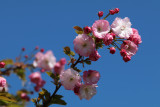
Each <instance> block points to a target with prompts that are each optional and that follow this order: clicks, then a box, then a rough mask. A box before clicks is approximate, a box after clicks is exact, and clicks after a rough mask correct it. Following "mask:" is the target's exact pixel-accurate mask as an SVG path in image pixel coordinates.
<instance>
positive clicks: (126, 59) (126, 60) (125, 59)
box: [123, 55, 131, 62]
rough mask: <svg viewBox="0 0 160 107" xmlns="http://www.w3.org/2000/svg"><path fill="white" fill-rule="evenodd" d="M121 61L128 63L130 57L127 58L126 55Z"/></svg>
mask: <svg viewBox="0 0 160 107" xmlns="http://www.w3.org/2000/svg"><path fill="white" fill-rule="evenodd" d="M123 60H124V61H125V62H128V61H130V60H131V57H130V56H128V55H126V56H124V57H123Z"/></svg>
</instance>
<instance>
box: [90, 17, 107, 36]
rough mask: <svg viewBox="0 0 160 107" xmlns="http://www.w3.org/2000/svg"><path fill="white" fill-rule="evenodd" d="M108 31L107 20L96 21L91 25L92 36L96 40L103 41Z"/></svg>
mask: <svg viewBox="0 0 160 107" xmlns="http://www.w3.org/2000/svg"><path fill="white" fill-rule="evenodd" d="M109 31H110V26H109V22H108V21H107V20H97V21H95V23H94V24H93V25H92V32H93V35H94V36H95V37H97V38H100V39H103V38H104V36H105V35H106V34H107V33H108V32H109Z"/></svg>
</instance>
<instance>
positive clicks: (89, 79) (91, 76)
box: [83, 70, 100, 85]
mask: <svg viewBox="0 0 160 107" xmlns="http://www.w3.org/2000/svg"><path fill="white" fill-rule="evenodd" d="M99 79H100V73H99V72H98V71H95V70H88V71H84V72H83V81H84V83H85V84H90V85H91V84H97V82H98V81H99Z"/></svg>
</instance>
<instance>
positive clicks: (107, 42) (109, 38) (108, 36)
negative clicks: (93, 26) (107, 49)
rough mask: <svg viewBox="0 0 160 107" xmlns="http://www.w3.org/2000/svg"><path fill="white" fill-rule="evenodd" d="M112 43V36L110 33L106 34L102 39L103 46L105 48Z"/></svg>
mask: <svg viewBox="0 0 160 107" xmlns="http://www.w3.org/2000/svg"><path fill="white" fill-rule="evenodd" d="M112 41H113V36H112V34H110V33H107V34H106V35H105V36H104V38H103V42H104V44H105V45H106V46H107V45H110V44H111V43H112Z"/></svg>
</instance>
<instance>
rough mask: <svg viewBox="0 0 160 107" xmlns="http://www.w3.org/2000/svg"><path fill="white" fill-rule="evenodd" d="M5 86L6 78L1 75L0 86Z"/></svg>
mask: <svg viewBox="0 0 160 107" xmlns="http://www.w3.org/2000/svg"><path fill="white" fill-rule="evenodd" d="M5 86H6V79H5V78H3V77H0V87H5Z"/></svg>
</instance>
